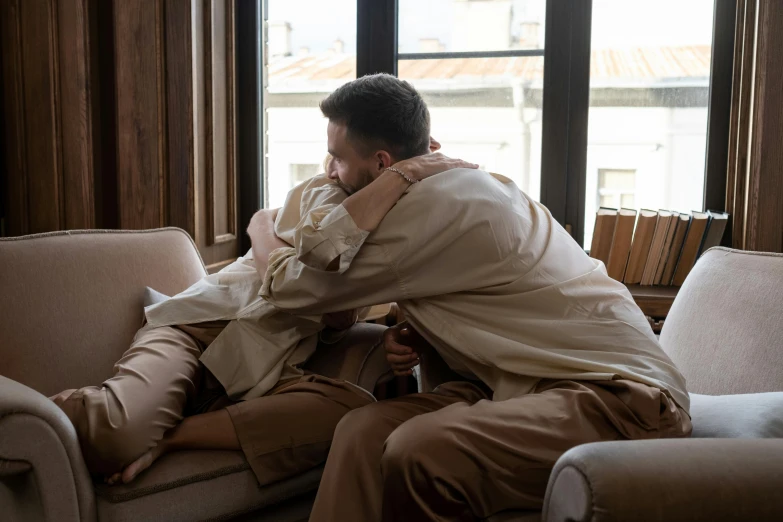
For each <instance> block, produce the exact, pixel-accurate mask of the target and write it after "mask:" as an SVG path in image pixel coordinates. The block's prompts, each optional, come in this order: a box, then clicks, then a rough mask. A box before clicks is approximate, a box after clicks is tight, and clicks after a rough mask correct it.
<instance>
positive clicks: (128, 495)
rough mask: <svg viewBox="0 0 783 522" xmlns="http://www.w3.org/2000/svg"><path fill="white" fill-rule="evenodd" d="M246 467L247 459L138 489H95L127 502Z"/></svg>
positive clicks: (236, 471) (110, 498)
mask: <svg viewBox="0 0 783 522" xmlns="http://www.w3.org/2000/svg"><path fill="white" fill-rule="evenodd" d="M248 469H250V464H249V463H248V462H247V461H245V462H242V463H241V464H232V465H231V466H225V467H223V468H218V469H216V470H212V471H206V472H204V473H196V474H195V475H190V476H188V477H183V478H179V479H176V480H172V481H171V482H166V483H165V484H155V485H152V486H148V487H145V488H138V489H133V490H131V491H124V492H122V493H115V494H111V493H110V491H111V488H110V487H104V486H102V485H99V486H98V487H97V488H96V489H97V491H98V493H99V494H100V496H101V497H102V498H105V499H106V500H108V501H109V502H111V503H113V504H116V503H120V502H127V501H128V500H133V499H136V498H140V497H144V496H147V495H151V494H153V493H160V492H162V491H167V490H169V489H175V488H179V487H182V486H187V485H188V484H193V483H195V482H203V481H205V480H212V479H216V478H218V477H223V476H225V475H231V474H232V473H239V472H241V471H245V470H248Z"/></svg>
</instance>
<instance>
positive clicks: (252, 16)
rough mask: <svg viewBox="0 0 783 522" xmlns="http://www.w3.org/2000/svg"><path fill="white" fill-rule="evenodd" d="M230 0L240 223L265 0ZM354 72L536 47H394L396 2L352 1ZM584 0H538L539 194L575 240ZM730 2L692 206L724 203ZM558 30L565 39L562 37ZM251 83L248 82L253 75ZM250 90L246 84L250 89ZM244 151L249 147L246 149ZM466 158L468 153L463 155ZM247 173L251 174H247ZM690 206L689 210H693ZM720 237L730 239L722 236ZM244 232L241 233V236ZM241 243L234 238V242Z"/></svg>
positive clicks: (587, 22)
mask: <svg viewBox="0 0 783 522" xmlns="http://www.w3.org/2000/svg"><path fill="white" fill-rule="evenodd" d="M236 1H237V20H238V23H237V62H238V63H237V69H236V70H237V84H238V87H237V90H238V92H237V103H238V105H239V106H240V107H241V106H254V107H257V108H258V109H259V110H258V111H239V112H238V134H239V143H238V161H239V167H240V169H239V176H240V186H241V188H242V190H241V191H240V215H241V218H242V220H243V222H245V223H247V222H249V218H250V216H252V213H253V212H255V210H256V209H258V208H260V207H261V202H263V201H264V195H263V176H264V169H263V165H264V161H263V158H264V150H265V145H266V143H265V136H266V129H265V120H264V110H265V105H266V104H265V103H264V101H265V100H264V98H265V94H264V91H265V86H266V77H265V74H266V72H265V71H266V68H265V67H264V66H263V63H262V57H263V54H264V50H263V43H264V42H265V41H266V19H267V14H266V13H267V12H268V0H247V1H245V0H243V1H238V0H236ZM356 2H357V10H356V12H357V25H356V74H357V77H361V76H364V75H366V74H373V73H381V72H383V73H388V74H393V75H395V76H396V75H397V61H398V60H399V59H425V58H432V57H440V58H448V57H458V56H459V57H463V55H465V56H467V55H471V56H475V57H490V56H495V55H498V53H500V54H501V55H509V53H512V54H514V55H525V54H535V53H538V54H539V55H540V50H538V51H529V52H528V51H520V50H516V51H498V52H491V51H486V52H475V53H472V52H471V53H438V54H437V56H430V53H398V41H397V37H398V32H397V29H398V19H399V16H398V15H399V0H356ZM592 6H593V1H592V0H580V1H578V2H575V1H573V0H546V21H545V31H546V33H545V41H544V50H543V56H544V84H543V108H542V138H541V139H542V151H541V197H540V201H541V203H542V204H544V205H545V206H546V207H547V208H548V209H549V211H550V212H551V213H552V216H553V217H554V218H555V219H556V220H557V221H558V222H559V223H560V224H562V225H563V226H565V228H566V230H568V231H569V232H570V233H571V235H572V236H573V237H574V239H575V240H576V241H577V242H578V243H579V244H580V245H582V246H584V245H583V240H584V239H583V238H584V228H585V220H586V219H589V216H585V215H584V212H585V196H586V195H585V185H586V179H587V141H588V117H589V104H590V100H589V98H590V52H591V49H590V45H591V29H592ZM736 9H737V6H736V0H715V10H714V13H713V41H712V61H711V67H710V87H709V106H708V107H709V108H708V123H707V150H706V151H705V172H704V200H703V205H704V206H703V208H702V209H701V210H705V209H710V210H721V211H722V210H725V209H726V176H727V162H728V144H729V119H730V110H731V89H732V72H733V64H734V27H735V21H736ZM562 35H567V37H565V38H564V37H562ZM254 81H255V84H254V85H253V82H254ZM254 87H255V88H254ZM251 149H254V150H251ZM468 159H469V158H468ZM254 177H255V179H253V178H254ZM694 210H696V209H694ZM726 236H727V237H726V238H724V242H725V243H728V244H730V241H731V238H730V237H729V236H730V234H727V235H726ZM243 237H245V236H243ZM245 244H246V243H245V242H243V243H242V245H243V248H244V246H245Z"/></svg>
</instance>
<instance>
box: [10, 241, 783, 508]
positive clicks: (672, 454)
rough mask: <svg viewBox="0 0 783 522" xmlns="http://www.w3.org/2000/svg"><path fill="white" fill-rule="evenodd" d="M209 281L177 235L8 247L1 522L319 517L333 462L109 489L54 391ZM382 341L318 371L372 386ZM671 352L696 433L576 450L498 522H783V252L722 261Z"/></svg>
mask: <svg viewBox="0 0 783 522" xmlns="http://www.w3.org/2000/svg"><path fill="white" fill-rule="evenodd" d="M204 273H205V271H204V266H203V264H202V262H201V259H200V257H199V255H198V252H197V251H196V249H195V247H194V245H193V243H192V241H191V240H190V238H189V237H188V236H187V235H186V234H185V233H184V232H182V231H180V230H178V229H162V230H154V231H145V232H116V231H115V232H109V231H94V232H71V233H54V234H42V235H36V236H28V237H24V238H18V239H10V240H0V375H2V376H0V519H2V520H39V519H46V520H57V521H61V520H62V521H70V520H95V519H100V520H120V521H122V520H166V521H169V520H227V519H241V520H271V521H294V520H306V519H307V516H308V513H309V509H310V505H311V502H312V498H313V495H314V491H315V488H316V487H317V484H318V481H319V478H320V473H321V470H320V469H313V470H311V471H309V472H307V473H305V474H303V475H301V476H298V477H295V478H293V479H290V480H286V481H283V482H280V483H277V484H273V485H271V486H268V487H265V488H261V487H259V486H258V485H257V482H256V480H255V478H254V477H253V475H252V473H251V472H250V470H249V468H248V465H247V463H246V462H245V460H244V458H243V456H242V454H241V453H239V452H220V451H210V452H181V453H174V454H171V455H168V456H166V457H165V458H164V459H162V460H161V461H160V462H158V463H156V465H155V466H153V468H151V469H150V470H149V471H148V472H146V473H145V474H144V475H142V476H141V477H140V478H139V479H138V481H137V482H136V483H134V484H132V485H130V486H119V487H114V488H109V487H107V486H104V485H103V484H98V483H93V482H92V480H91V479H90V477H89V476H88V474H87V471H86V468H85V466H84V462H83V460H82V457H81V453H80V450H79V446H78V443H77V441H76V436H75V432H74V430H73V427H72V426H71V425H70V423H69V422H68V420H67V419H66V418H65V416H64V415H63V414H62V413H61V412H60V410H59V409H57V408H56V407H54V405H53V404H52V403H51V402H50V401H49V400H48V399H46V395H50V394H52V393H55V392H57V391H60V390H61V389H65V388H68V387H74V386H80V385H83V384H85V383H95V382H99V381H100V380H101V379H102V378H105V377H106V376H108V375H110V374H111V368H112V365H113V363H114V361H116V359H117V358H118V357H119V355H120V354H121V353H122V352H123V350H124V349H125V348H126V347H127V346H128V343H129V341H130V339H131V336H132V335H133V332H134V331H135V330H136V328H138V326H139V324H140V322H141V314H142V296H143V294H144V289H145V287H146V286H151V287H153V288H155V289H157V290H159V291H160V292H162V293H164V294H169V295H171V294H173V293H176V292H177V291H179V290H181V289H184V288H185V287H187V286H188V285H189V284H190V283H192V282H193V281H195V280H196V279H198V278H200V277H202V276H203V275H204ZM382 331H383V328H382V327H380V326H375V325H367V324H362V325H357V326H355V327H354V329H353V330H352V331H351V332H350V335H349V336H348V337H347V338H346V339H344V340H343V341H342V342H341V343H340V344H339V345H333V346H330V347H329V350H328V353H329V357H316V358H315V359H314V360H312V361H311V362H310V365H311V368H312V369H314V370H317V371H319V372H321V373H323V374H326V375H331V376H340V377H342V378H345V379H348V380H351V381H352V382H355V383H357V384H359V385H360V386H362V387H364V388H365V389H368V390H372V389H373V388H374V386H375V384H376V383H377V382H379V380H381V379H382V377H383V376H386V375H388V367H387V365H386V363H385V360H384V355H383V353H382V350H380V347H379V346H378V345H377V342H378V340H379V338H380V335H381V333H382ZM661 343H662V344H663V346H664V349H665V350H666V351H667V352H668V353H669V355H670V356H671V357H672V359H673V360H674V361H675V363H676V364H677V365H678V367H679V368H680V369H681V370H682V371H683V373H684V374H685V376H686V377H687V379H688V384H689V390H690V391H691V392H692V396H691V399H692V409H691V413H692V415H693V424H694V438H692V439H687V440H660V441H640V442H604V443H597V444H587V445H584V446H579V447H577V448H574V449H572V450H571V451H569V452H567V453H566V454H565V455H563V456H562V457H561V458H560V460H559V461H558V463H557V464H556V466H555V469H554V471H553V473H552V476H551V478H550V482H549V487H548V490H547V496H546V499H545V502H544V510H543V512H530V511H528V512H504V513H498V514H497V515H495V516H493V517H491V518H490V519H489V520H490V521H491V522H510V521H517V522H518V521H538V520H545V521H553V522H554V521H556V522H565V521H579V522H587V521H592V522H601V521H624V520H629V521H640V522H652V521H661V522H662V521H676V520H688V521H696V522H700V521H703V522H708V521H709V522H713V521H722V520H738V521H743V522H745V521H751V520H752V521H754V522H755V521H779V520H783V493H781V491H783V439H781V438H780V437H783V255H775V254H761V253H750V252H739V251H733V250H728V249H722V248H717V249H712V250H710V251H709V252H707V253H706V254H705V255H704V256H703V257H702V258H701V259H700V260H699V262H698V263H697V265H696V267H695V268H694V270H693V272H692V273H691V275H690V276H689V277H688V280H687V281H686V283H685V285H684V286H683V287H682V289H681V290H680V292H679V295H678V297H677V299H676V301H675V303H674V306H673V307H672V310H671V313H670V315H669V317H668V318H667V320H666V324H665V326H664V329H663V332H662V334H661ZM322 353H327V351H323V352H322ZM425 373H426V372H425ZM423 380H424V379H423ZM435 380H436V378H431V380H430V382H429V383H427V382H426V380H425V382H423V386H424V388H425V389H426V388H427V387H428V386H430V385H432V383H434V382H435ZM348 522H352V521H348ZM357 522H363V521H357Z"/></svg>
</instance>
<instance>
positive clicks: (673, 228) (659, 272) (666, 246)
mask: <svg viewBox="0 0 783 522" xmlns="http://www.w3.org/2000/svg"><path fill="white" fill-rule="evenodd" d="M679 226H680V214H679V213H677V212H672V215H671V217H670V218H669V230H668V232H667V233H666V239H665V240H664V242H663V251H662V252H661V258H660V259H659V260H658V267H657V268H656V269H655V275H654V276H653V281H652V284H654V285H660V284H661V281H662V280H663V271H664V270H665V269H666V261H668V260H669V254H670V253H671V249H672V244H673V243H674V237H675V235H676V234H677V228H678V227H679Z"/></svg>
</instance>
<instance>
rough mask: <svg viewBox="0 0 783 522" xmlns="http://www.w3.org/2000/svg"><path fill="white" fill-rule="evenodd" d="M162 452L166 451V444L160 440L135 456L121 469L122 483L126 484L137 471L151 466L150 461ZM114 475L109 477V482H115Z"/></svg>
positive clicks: (135, 475) (136, 474)
mask: <svg viewBox="0 0 783 522" xmlns="http://www.w3.org/2000/svg"><path fill="white" fill-rule="evenodd" d="M164 453H166V445H165V444H164V443H163V442H162V441H161V442H160V443H159V444H158V445H157V446H155V447H154V448H152V449H151V450H149V451H148V452H146V453H145V454H144V455H142V456H141V457H139V458H137V459H136V460H134V461H133V462H131V463H130V464H128V466H127V467H126V468H125V469H124V470H122V476H121V479H122V483H123V484H128V483H129V482H132V481H133V479H135V478H136V477H137V476H138V475H139V473H141V472H142V471H144V470H145V469H147V468H149V467H150V466H152V463H153V462H155V461H156V460H158V459H159V458H160V457H161V456H162V455H163V454H164ZM115 477H116V475H114V476H112V477H110V478H109V481H110V482H109V484H110V485H112V484H116V483H118V482H119V480H116V479H115Z"/></svg>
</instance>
